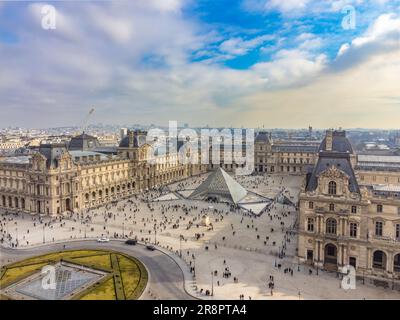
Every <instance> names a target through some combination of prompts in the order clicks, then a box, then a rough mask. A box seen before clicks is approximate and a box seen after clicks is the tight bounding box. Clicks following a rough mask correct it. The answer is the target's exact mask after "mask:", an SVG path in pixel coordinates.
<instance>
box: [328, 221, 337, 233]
mask: <svg viewBox="0 0 400 320" xmlns="http://www.w3.org/2000/svg"><path fill="white" fill-rule="evenodd" d="M336 227H337V222H336V220H335V219H333V218H329V219H328V220H326V233H328V234H336Z"/></svg>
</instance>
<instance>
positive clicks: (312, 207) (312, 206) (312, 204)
mask: <svg viewBox="0 0 400 320" xmlns="http://www.w3.org/2000/svg"><path fill="white" fill-rule="evenodd" d="M308 209H314V202H312V201H310V202H309V203H308Z"/></svg>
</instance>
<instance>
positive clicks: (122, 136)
mask: <svg viewBox="0 0 400 320" xmlns="http://www.w3.org/2000/svg"><path fill="white" fill-rule="evenodd" d="M127 135H128V128H121V130H120V136H121V137H120V138H121V140H122V139H123V138H125V137H126V136H127Z"/></svg>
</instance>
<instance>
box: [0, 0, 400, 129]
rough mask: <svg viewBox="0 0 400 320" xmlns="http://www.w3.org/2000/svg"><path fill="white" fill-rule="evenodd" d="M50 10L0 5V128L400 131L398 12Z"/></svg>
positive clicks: (219, 6) (281, 6) (167, 3)
mask: <svg viewBox="0 0 400 320" xmlns="http://www.w3.org/2000/svg"><path fill="white" fill-rule="evenodd" d="M48 3H49V4H51V5H53V6H54V8H55V9H56V20H55V21H56V29H55V30H44V29H43V28H42V27H41V23H42V20H43V16H44V14H43V12H42V11H41V10H42V9H43V6H44V5H45V4H46V3H45V2H37V1H26V2H0V70H2V71H1V73H0V103H1V106H2V107H1V108H0V125H1V126H8V125H21V126H29V127H47V126H56V125H71V124H77V123H79V121H81V118H82V114H84V113H85V112H86V110H89V109H90V107H91V106H95V107H96V113H95V117H94V118H95V119H94V121H96V122H104V123H138V122H139V123H140V122H141V123H159V124H166V123H167V121H168V120H178V121H182V122H188V123H190V124H193V125H204V124H209V125H215V126H228V125H238V126H239V125H244V126H249V127H260V126H265V127H307V126H308V125H309V124H311V125H313V126H314V127H335V126H342V127H399V125H398V124H397V123H396V122H395V121H394V120H393V119H395V118H396V117H397V118H400V111H399V102H398V101H399V92H400V90H399V89H400V87H399V85H398V83H400V79H399V74H400V72H399V71H400V67H399V66H400V61H399V60H400V59H399V56H400V51H399V50H400V49H399V39H400V31H399V30H400V1H399V0H392V1H387V0H370V1H366V0H332V1H326V0H287V1H278V0H198V1H196V0H133V1H124V0H116V1H73V2H67V1H50V2H48ZM349 6H350V7H349ZM345 8H347V9H352V8H354V10H355V11H354V12H355V18H356V20H355V28H354V29H347V30H346V29H344V28H343V27H342V20H343V19H344V18H345V17H347V15H348V14H349V11H348V10H347V11H344V9H345ZM388 97H390V98H388ZM210 115H212V117H210ZM288 115H290V116H288Z"/></svg>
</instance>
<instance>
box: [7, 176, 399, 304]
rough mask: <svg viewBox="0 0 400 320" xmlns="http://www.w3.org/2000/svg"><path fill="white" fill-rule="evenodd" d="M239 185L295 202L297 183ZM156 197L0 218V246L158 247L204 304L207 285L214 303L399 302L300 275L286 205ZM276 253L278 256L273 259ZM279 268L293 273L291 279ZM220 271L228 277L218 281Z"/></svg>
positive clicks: (257, 180) (386, 293)
mask: <svg viewBox="0 0 400 320" xmlns="http://www.w3.org/2000/svg"><path fill="white" fill-rule="evenodd" d="M205 178H206V175H203V176H201V177H193V178H190V179H188V180H185V181H184V182H179V183H175V184H173V185H171V186H170V189H171V190H173V191H177V190H183V189H194V188H195V187H196V186H198V185H199V184H200V183H201V182H202V181H203V180H204V179H205ZM238 181H239V182H240V183H241V184H242V185H243V186H245V187H246V188H247V189H249V190H251V191H252V192H256V193H258V194H260V195H262V196H266V197H269V198H273V197H274V196H275V195H276V194H278V193H279V192H284V194H285V195H286V196H287V197H288V198H289V199H291V200H292V201H293V202H295V203H296V202H297V196H298V193H299V190H300V187H301V184H302V183H303V178H302V177H299V176H280V175H273V176H263V177H260V176H247V177H239V178H238ZM159 196H160V193H159V192H148V193H145V194H141V195H138V196H136V197H133V198H131V199H129V200H124V201H120V202H119V203H118V204H116V205H109V206H107V207H102V208H99V209H95V210H91V211H89V212H85V213H84V214H82V215H78V214H72V215H70V216H68V217H65V218H63V219H59V218H57V219H52V220H51V219H50V218H49V217H38V216H34V217H31V216H27V215H18V216H15V215H10V214H8V215H3V216H1V228H2V229H1V232H2V236H3V239H4V243H3V244H4V245H16V243H17V239H18V247H24V246H27V245H28V246H31V245H33V244H40V243H42V242H43V240H45V242H46V243H48V242H53V241H60V240H63V239H68V240H71V239H79V238H84V237H85V236H86V237H92V238H94V237H100V236H102V235H103V236H107V237H110V238H112V237H115V238H117V237H118V238H121V237H137V238H138V239H139V240H143V241H147V242H152V243H154V242H157V244H158V245H159V246H161V247H163V248H165V249H166V250H167V251H169V252H171V253H172V252H174V253H175V254H176V253H178V254H180V253H182V260H184V261H185V263H186V264H187V265H188V266H190V267H192V268H194V270H192V271H193V274H194V273H195V274H196V277H195V282H196V285H197V296H198V297H200V298H207V297H206V296H205V291H206V290H209V291H210V292H211V290H212V286H213V291H214V296H213V297H214V298H216V299H239V296H240V295H244V298H245V299H249V298H250V297H251V298H252V299H299V297H300V298H301V299H337V298H349V299H363V298H366V299H368V298H400V293H399V292H395V291H392V290H390V289H382V288H376V287H374V286H369V285H365V286H364V285H358V286H357V289H356V290H349V291H345V290H343V289H340V280H339V279H338V278H337V277H336V275H335V274H331V273H327V272H322V271H319V274H318V276H317V275H316V270H312V272H313V274H312V275H309V268H308V267H304V266H300V269H298V263H297V258H296V256H297V252H296V248H297V235H296V234H295V233H293V230H295V229H296V221H297V215H298V212H296V210H295V209H294V208H293V207H291V206H287V205H282V204H279V203H274V204H273V205H272V206H271V208H270V210H269V212H266V213H264V214H262V215H261V216H259V217H255V216H253V215H251V214H249V213H248V212H246V211H245V210H243V209H235V208H232V207H231V206H230V205H227V204H223V203H207V202H204V201H189V200H186V199H181V200H172V201H159V202H154V201H152V199H154V198H157V197H159ZM203 216H208V217H209V220H210V222H211V223H212V225H209V226H204V225H202V223H201V222H202V217H203ZM28 231H29V232H28ZM279 253H284V256H282V255H281V256H280V257H278V254H279ZM159 254H161V253H159ZM139 258H140V257H139ZM144 259H146V257H144ZM143 262H144V263H145V264H146V265H147V264H149V265H150V268H151V267H152V266H154V268H157V267H156V265H155V264H153V265H151V263H152V261H148V260H147V261H145V260H143ZM172 262H173V261H172ZM172 262H171V263H172ZM279 264H280V265H281V268H279V267H278V265H279ZM170 266H171V268H172V265H170ZM225 268H227V269H225ZM285 269H286V271H288V269H292V270H293V275H292V273H291V272H290V270H289V272H285ZM163 270H164V273H165V274H162V273H160V278H159V279H155V280H160V281H161V282H162V281H164V282H167V283H169V282H170V281H172V282H174V281H177V278H176V276H177V275H175V276H172V277H173V278H172V279H169V276H170V275H169V273H170V272H171V271H170V270H169V269H168V268H165V269H163ZM212 271H217V273H216V275H215V276H211V272H212ZM173 272H175V271H173ZM224 272H226V273H228V274H230V276H229V277H224ZM193 274H192V275H193ZM270 276H273V277H274V285H275V287H274V290H273V295H271V292H270V290H269V288H268V281H269V277H270ZM155 277H156V276H155ZM174 277H175V278H174ZM180 277H181V278H182V276H180ZM189 278H191V277H190V275H189ZM235 278H236V281H235ZM163 279H164V280H163ZM165 279H167V280H165ZM189 280H191V279H189ZM180 281H182V279H181V280H180ZM168 292H169V291H168ZM171 293H172V289H171ZM299 293H300V295H299ZM177 294H178V293H177Z"/></svg>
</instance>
